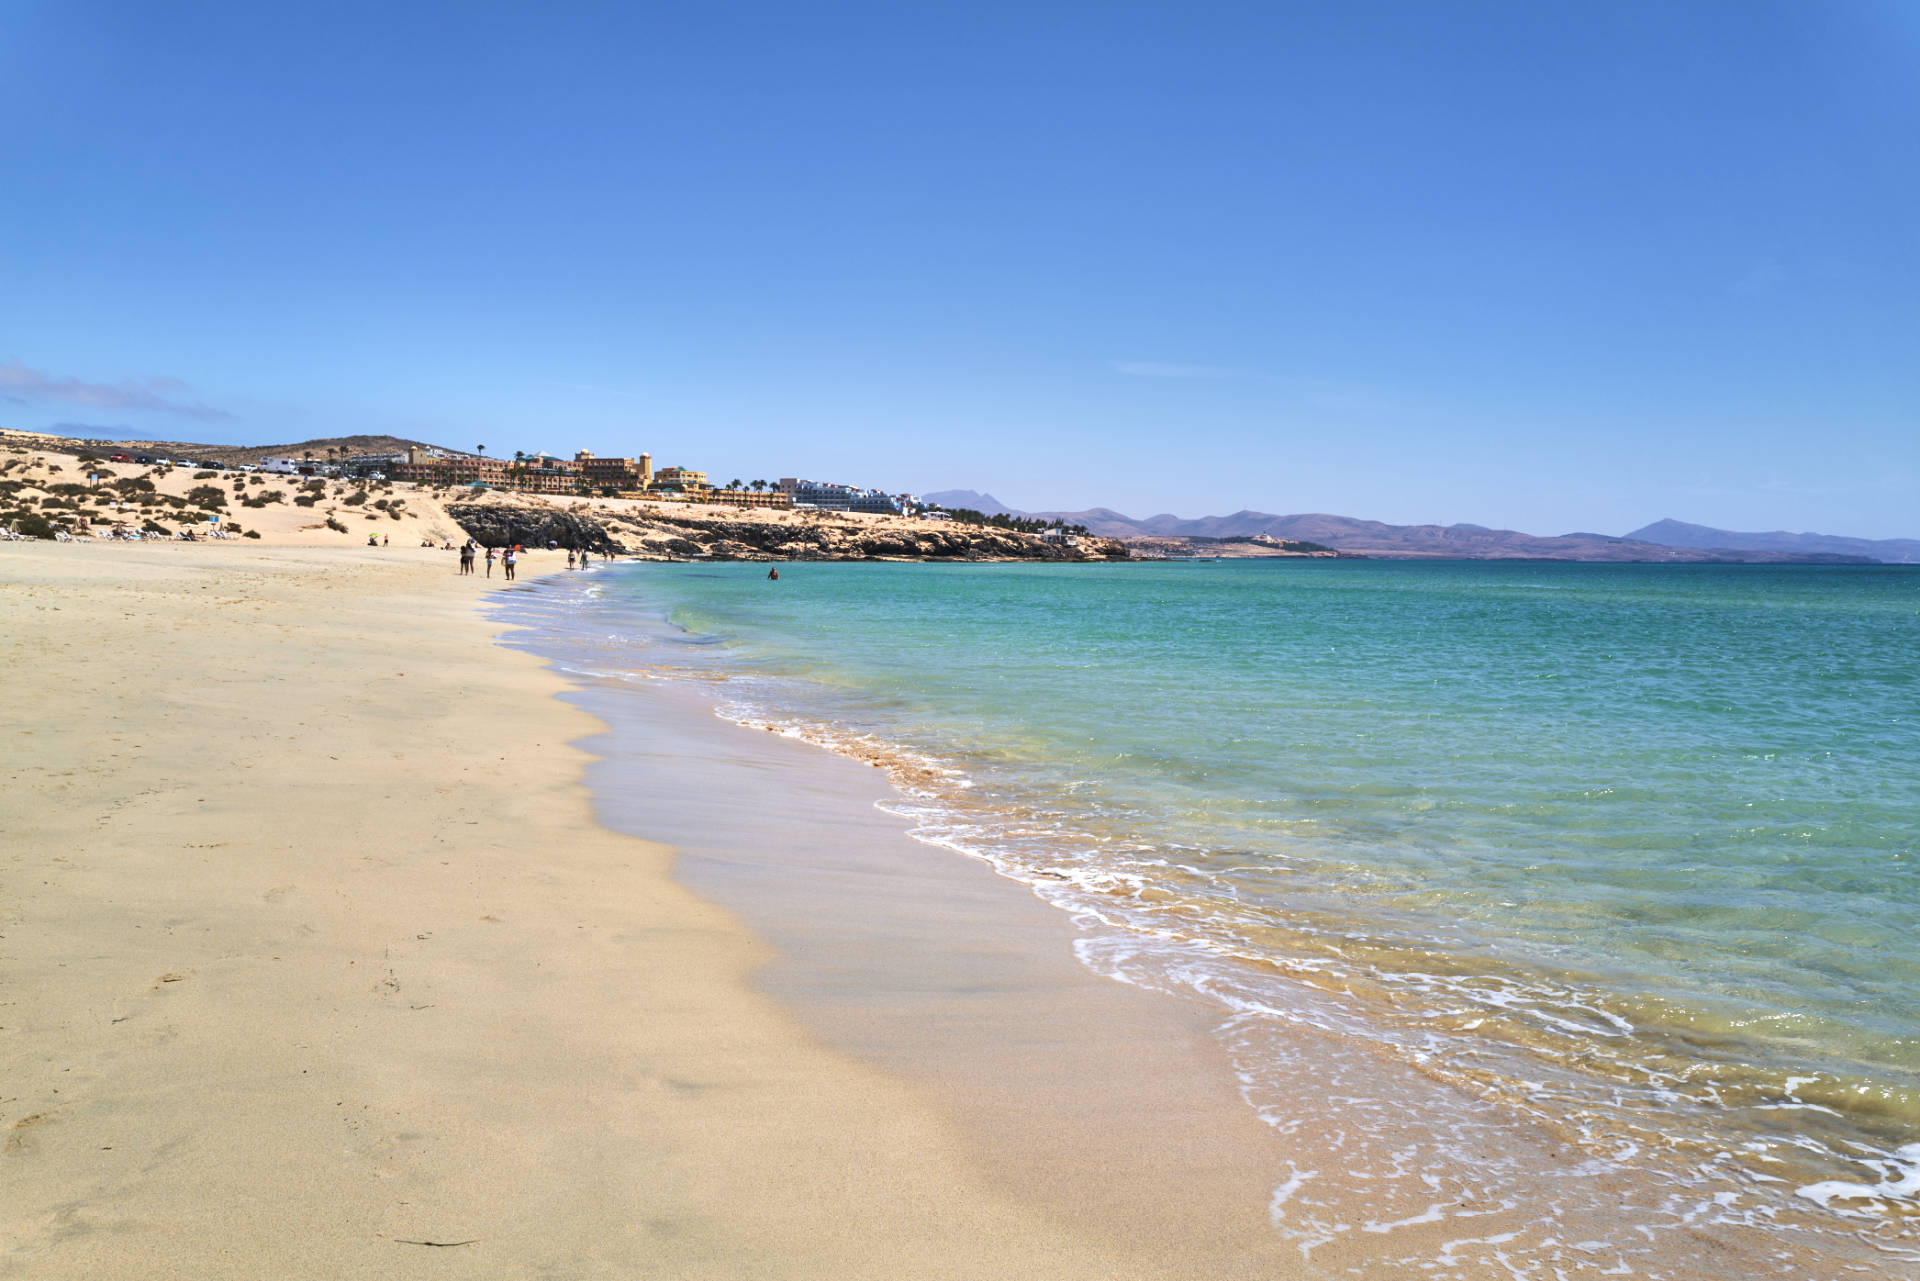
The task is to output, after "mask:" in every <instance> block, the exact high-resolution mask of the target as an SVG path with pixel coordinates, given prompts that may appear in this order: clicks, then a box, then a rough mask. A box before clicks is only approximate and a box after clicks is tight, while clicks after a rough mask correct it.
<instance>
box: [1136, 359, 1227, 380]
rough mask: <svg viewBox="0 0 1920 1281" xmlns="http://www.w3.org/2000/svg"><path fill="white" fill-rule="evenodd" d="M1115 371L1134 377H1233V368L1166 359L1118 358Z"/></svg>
mask: <svg viewBox="0 0 1920 1281" xmlns="http://www.w3.org/2000/svg"><path fill="white" fill-rule="evenodd" d="M1111 363H1112V365H1113V372H1115V373H1116V374H1126V375H1128V376H1130V377H1133V378H1231V377H1233V370H1231V369H1222V368H1221V367H1220V366H1218V365H1178V364H1174V363H1172V362H1169V361H1164V360H1116V361H1113V362H1111Z"/></svg>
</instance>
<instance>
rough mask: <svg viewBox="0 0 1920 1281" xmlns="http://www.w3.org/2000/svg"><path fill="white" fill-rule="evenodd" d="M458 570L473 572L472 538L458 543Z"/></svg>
mask: <svg viewBox="0 0 1920 1281" xmlns="http://www.w3.org/2000/svg"><path fill="white" fill-rule="evenodd" d="M460 572H461V573H462V574H471V573H472V572H473V542H472V540H468V541H467V542H464V543H462V544H460Z"/></svg>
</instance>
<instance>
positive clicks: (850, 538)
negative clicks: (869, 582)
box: [447, 493, 1127, 561]
mask: <svg viewBox="0 0 1920 1281" xmlns="http://www.w3.org/2000/svg"><path fill="white" fill-rule="evenodd" d="M447 514H448V515H449V516H451V517H452V518H453V519H454V521H456V522H457V523H458V524H459V525H460V527H461V528H462V529H464V530H465V531H466V532H467V533H468V534H469V535H470V536H472V537H473V538H474V539H476V540H478V541H479V542H481V543H483V544H490V545H493V546H504V545H506V544H508V543H520V544H523V545H529V546H544V545H546V544H547V543H549V542H554V543H558V544H560V545H561V546H563V547H568V546H571V547H588V548H591V549H593V550H594V551H596V552H598V553H600V554H601V555H603V556H605V555H616V554H617V555H624V556H635V557H640V558H643V559H653V560H669V559H674V560H678V559H689V558H694V557H700V558H705V559H712V560H968V561H986V560H1045V561H1091V560H1124V559H1126V557H1127V551H1126V548H1125V546H1124V545H1122V544H1121V543H1120V542H1118V541H1117V540H1114V539H1105V538H1086V539H1081V540H1079V543H1078V545H1077V546H1072V547H1063V546H1060V545H1057V544H1053V543H1048V542H1045V541H1043V540H1041V539H1040V538H1038V537H1036V536H1034V535H1032V534H1022V533H1017V532H1015V531H1012V530H1006V529H993V528H990V527H983V526H977V525H960V524H952V523H937V522H932V521H923V520H914V519H907V518H903V517H886V516H866V515H852V514H848V513H841V512H794V511H780V510H776V509H770V508H729V507H718V506H696V505H692V504H686V505H680V504H665V503H641V502H623V501H620V500H613V499H608V500H599V501H567V500H562V501H559V502H551V501H547V500H544V499H540V498H531V497H526V496H522V495H508V494H499V493H489V494H482V495H479V496H478V497H475V498H471V499H467V500H464V501H460V502H455V503H452V504H449V505H448V507H447Z"/></svg>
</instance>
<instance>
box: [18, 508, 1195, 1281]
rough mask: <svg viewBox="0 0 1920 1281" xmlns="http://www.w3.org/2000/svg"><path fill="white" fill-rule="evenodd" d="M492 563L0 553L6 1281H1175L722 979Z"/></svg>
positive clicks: (911, 1099)
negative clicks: (514, 612) (1026, 1187)
mask: <svg viewBox="0 0 1920 1281" xmlns="http://www.w3.org/2000/svg"><path fill="white" fill-rule="evenodd" d="M543 568H549V567H547V566H543V565H542V564H541V561H540V558H539V557H538V556H535V557H530V558H529V564H528V566H527V569H528V572H530V573H538V572H540V571H541V570H542V569H543ZM490 585H491V586H495V587H497V586H499V584H498V582H497V581H496V582H495V583H493V584H490ZM486 586H489V584H487V583H485V581H484V580H471V579H468V580H462V579H460V578H458V577H457V576H456V575H455V574H454V572H453V560H452V557H451V556H450V555H447V554H445V553H441V554H434V553H429V552H425V551H420V550H415V549H408V550H406V551H405V552H402V550H401V549H399V548H393V549H390V550H386V551H375V550H371V549H368V550H360V551H341V550H319V549H301V548H287V547H279V548H274V547H267V548H261V547H245V546H239V547H235V546H197V547H192V546H184V545H180V546H168V545H162V546H152V545H147V546H142V545H133V546H89V547H66V546H56V545H51V544H20V545H12V546H8V547H6V548H5V549H4V551H0V599H3V600H4V606H5V607H4V610H3V611H0V619H4V624H3V625H0V645H3V646H4V651H3V652H4V654H5V664H6V670H7V672H8V691H9V699H8V712H9V714H8V718H7V726H6V733H7V753H6V759H7V779H8V786H7V789H6V795H5V800H4V802H3V803H0V805H3V808H0V816H3V819H0V827H4V830H5V834H6V839H5V843H4V844H5V849H6V854H5V860H4V864H0V867H3V868H4V878H5V886H4V891H5V897H4V900H0V936H3V937H0V965H4V968H5V972H6V975H7V980H8V981H7V985H6V992H5V997H4V1004H0V1080H3V1081H4V1082H5V1086H4V1095H3V1096H0V1128H3V1129H4V1132H5V1136H6V1137H5V1140H4V1146H5V1152H4V1154H0V1206H4V1209H3V1210H0V1240H4V1242H5V1246H4V1253H3V1254H0V1274H4V1275H9V1276H19V1277H35V1278H60V1277H101V1276H140V1275H147V1276H195V1277H260V1276H277V1277H301V1276H312V1277H347V1276H368V1277H373V1276H379V1277H394V1276H415V1275H421V1276H446V1275H462V1276H533V1275H540V1276H569V1277H579V1276H663V1277H664V1276H675V1277H695V1276H702V1277H704V1276H711V1277H759V1276H769V1277H772V1276H778V1277H852V1276H862V1277H867V1276H871V1277H881V1276H916V1277H947V1276H951V1277H998V1276H1007V1277H1012V1276H1033V1275H1041V1274H1045V1275H1051V1276H1062V1277H1125V1276H1158V1275H1172V1272H1171V1271H1170V1270H1169V1269H1168V1268H1167V1267H1165V1266H1164V1264H1165V1262H1166V1261H1165V1260H1164V1259H1162V1260H1159V1261H1155V1260H1153V1259H1149V1258H1146V1257H1143V1256H1141V1255H1139V1254H1137V1253H1135V1252H1132V1251H1129V1250H1126V1249H1122V1248H1120V1247H1118V1246H1116V1245H1114V1244H1113V1243H1111V1242H1108V1241H1104V1240H1102V1239H1100V1238H1099V1237H1098V1236H1097V1235H1095V1234H1093V1233H1091V1232H1090V1231H1088V1230H1086V1229H1084V1228H1083V1227H1081V1226H1078V1225H1076V1224H1074V1223H1071V1222H1067V1221H1065V1220H1063V1218H1062V1217H1061V1216H1059V1215H1058V1214H1054V1213H1051V1212H1049V1211H1048V1210H1046V1209H1044V1208H1036V1207H1035V1204H1034V1203H1032V1202H1029V1201H1023V1200H1022V1199H1021V1198H1020V1197H1019V1196H1017V1195H1016V1193H1015V1192H1014V1191H1013V1190H1012V1189H1011V1188H1010V1187H1009V1186H1007V1185H1006V1184H1004V1183H1001V1182H996V1180H995V1179H993V1178H992V1177H990V1176H989V1174H988V1172H986V1171H985V1170H984V1169H983V1168H982V1166H981V1164H980V1162H979V1161H978V1160H976V1159H975V1156H974V1155H973V1153H972V1150H971V1149H970V1147H969V1145H968V1143H967V1142H966V1141H965V1140H964V1139H963V1138H962V1137H960V1136H959V1135H957V1133H956V1131H955V1129H954V1127H953V1126H952V1125H951V1124H950V1123H949V1122H948V1120H947V1119H946V1118H945V1117H944V1116H943V1114H942V1112H941V1110H940V1109H939V1108H938V1107H937V1106H936V1105H935V1103H934V1102H933V1101H932V1100H931V1099H930V1098H929V1097H928V1096H927V1095H926V1093H925V1092H923V1091H920V1090H917V1089H915V1088H913V1087H910V1086H909V1085H907V1084H904V1083H902V1082H901V1081H900V1080H898V1079H895V1078H894V1077H892V1076H890V1075H888V1074H886V1073H884V1072H882V1071H880V1070H877V1069H875V1068H872V1067H868V1066H864V1065H863V1064H861V1063H859V1062H856V1061H855V1060H854V1059H852V1058H851V1057H849V1056H847V1055H845V1054H843V1053H839V1052H836V1051H833V1050H829V1049H826V1048H823V1047H822V1045H821V1044H819V1043H818V1042H817V1041H816V1040H815V1039H813V1038H812V1037H810V1036H809V1035H807V1034H806V1033H805V1032H804V1031H803V1030H802V1029H801V1028H800V1027H799V1026H798V1025H797V1023H796V1022H795V1021H794V1020H793V1019H792V1018H791V1017H790V1016H788V1015H787V1014H786V1013H784V1012H783V1011H782V1010H781V1009H780V1008H778V1007H776V1005H775V1004H774V1003H773V1002H772V1001H771V1000H769V999H768V998H767V997H765V996H763V995H760V994H758V993H756V992H755V991H754V990H753V989H752V987H751V986H750V984H749V976H750V974H751V973H752V972H753V970H754V969H755V967H757V966H759V965H760V964H762V963H763V962H764V961H765V960H767V959H768V956H769V952H768V949H767V948H766V947H765V946H764V945H762V944H759V943H757V942H756V941H755V940H754V938H753V937H752V936H750V935H749V934H748V933H747V932H746V931H745V930H744V929H743V928H741V926H740V925H739V924H738V923H737V922H736V921H735V920H734V919H733V918H732V917H730V916H729V915H727V914H726V913H724V912H722V911H720V910H719V909H716V908H714V907H712V906H710V905H708V904H707V903H705V902H703V901H702V900H700V899H699V898H697V897H695V896H694V895H693V894H692V893H690V892H688V891H687V890H685V889H683V888H681V887H680V886H679V885H677V884H676V883H675V882H674V880H673V879H672V878H671V876H670V874H669V869H670V862H671V853H670V851H669V850H667V849H666V848H664V847H662V846H659V845H654V844H649V843H647V842H645V841H641V840H638V839H634V838H631V837H627V836H621V835H616V834H614V833H612V832H609V831H607V830H605V829H603V828H601V827H600V826H599V825H597V824H596V822H595V821H594V818H593V815H592V813H591V806H590V802H589V798H588V795H587V793H586V791H585V790H584V788H583V787H582V786H581V784H580V781H579V780H580V774H581V770H582V767H583V765H584V764H585V763H586V759H587V758H586V757H585V755H584V754H583V753H582V752H581V751H580V750H578V749H576V748H574V747H571V746H569V745H568V744H569V743H570V741H571V740H574V739H576V738H579V737H581V736H582V735H584V734H587V733H590V732H591V731H592V730H594V729H595V728H596V725H595V722H594V721H593V719H592V718H591V717H589V716H588V715H587V714H585V713H584V712H581V711H578V710H575V709H573V708H571V707H568V706H567V705H565V704H563V703H562V702H560V701H558V700H556V699H555V698H553V697H551V695H553V694H554V693H555V692H556V691H558V690H559V689H560V688H561V687H562V686H561V682H560V681H559V680H558V679H557V678H556V677H554V676H552V675H550V674H549V673H547V672H546V671H544V670H543V669H542V667H541V665H540V664H539V663H538V661H537V660H535V659H534V658H532V657H530V656H527V655H524V654H521V653H517V652H514V651H512V650H510V649H505V648H502V647H500V646H498V645H496V644H495V643H494V641H493V637H492V633H493V631H494V630H495V629H494V627H493V626H492V625H490V624H489V623H488V622H487V621H486V619H485V617H484V615H483V612H482V610H481V609H480V608H478V605H477V602H478V601H479V600H480V599H481V597H482V590H483V588H485V587H486Z"/></svg>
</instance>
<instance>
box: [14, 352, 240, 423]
mask: <svg viewBox="0 0 1920 1281" xmlns="http://www.w3.org/2000/svg"><path fill="white" fill-rule="evenodd" d="M192 392H193V389H192V388H190V387H188V386H187V384H185V383H183V382H181V381H180V380H179V379H178V378H129V379H125V380H123V381H121V382H117V383H90V382H86V381H84V380H82V379H79V378H62V377H55V376H54V375H52V374H47V373H42V372H41V371H40V370H38V369H29V368H27V366H25V365H23V364H21V363H20V362H18V361H0V395H4V396H5V398H6V399H7V400H10V401H13V402H14V403H16V404H25V403H27V402H28V401H57V402H59V403H61V404H68V405H86V406H87V407H88V408H91V409H150V410H158V411H159V412H161V413H167V414H180V415H182V416H184V417H187V418H198V419H200V420H201V421H203V422H219V421H222V420H224V419H230V418H232V417H233V415H232V414H230V413H228V412H227V411H226V410H224V409H215V408H213V407H212V406H211V405H205V404H201V403H200V402H198V401H195V400H190V399H188V397H190V396H191V395H192Z"/></svg>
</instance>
